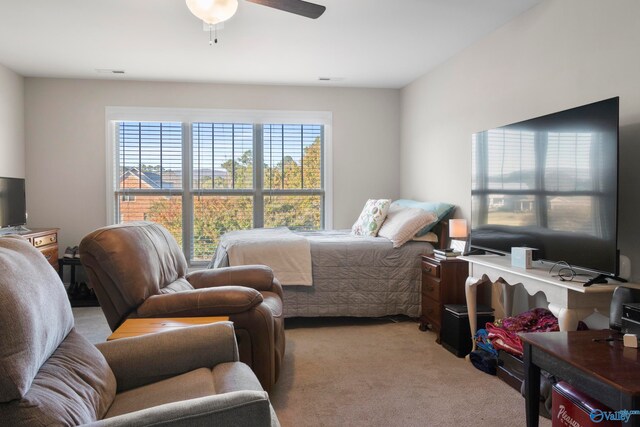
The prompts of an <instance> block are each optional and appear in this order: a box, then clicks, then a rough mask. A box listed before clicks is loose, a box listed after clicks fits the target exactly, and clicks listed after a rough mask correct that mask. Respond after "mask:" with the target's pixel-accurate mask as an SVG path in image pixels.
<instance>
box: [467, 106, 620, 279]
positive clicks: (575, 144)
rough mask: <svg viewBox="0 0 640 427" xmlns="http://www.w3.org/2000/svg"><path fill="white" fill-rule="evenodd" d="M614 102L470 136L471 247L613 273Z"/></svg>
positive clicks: (615, 264)
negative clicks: (516, 250)
mask: <svg viewBox="0 0 640 427" xmlns="http://www.w3.org/2000/svg"><path fill="white" fill-rule="evenodd" d="M618 115H619V99H618V98H617V97H616V98H611V99H607V100H604V101H600V102H595V103H592V104H588V105H584V106H580V107H576V108H572V109H570V110H566V111H561V112H558V113H553V114H548V115H546V116H542V117H537V118H534V119H530V120H525V121H523V122H519V123H514V124H510V125H507V126H502V127H499V128H495V129H490V130H486V131H483V132H478V133H476V134H474V135H473V137H472V173H471V175H472V182H471V233H470V237H469V246H470V248H471V250H472V249H482V250H486V251H489V252H494V253H502V254H509V253H510V252H511V248H512V247H514V246H525V247H530V248H536V249H537V251H534V259H540V260H545V261H550V262H558V261H565V262H567V263H569V264H570V265H571V266H573V267H580V268H582V269H586V270H590V271H593V272H597V273H599V274H605V275H610V276H616V275H617V274H618V259H619V257H618V248H617V235H618V233H617V228H618V223H617V208H618Z"/></svg>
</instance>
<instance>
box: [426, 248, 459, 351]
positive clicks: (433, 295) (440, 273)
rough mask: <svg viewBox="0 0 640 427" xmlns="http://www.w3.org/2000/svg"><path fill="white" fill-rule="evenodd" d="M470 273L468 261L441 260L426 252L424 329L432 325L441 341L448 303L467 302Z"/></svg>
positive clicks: (455, 259)
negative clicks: (443, 318) (465, 287)
mask: <svg viewBox="0 0 640 427" xmlns="http://www.w3.org/2000/svg"><path fill="white" fill-rule="evenodd" d="M467 276H469V266H468V264H467V262H466V261H464V260H461V259H457V258H452V259H446V260H440V259H436V258H435V257H433V255H422V315H421V316H420V330H421V331H426V330H427V328H430V329H431V330H432V331H434V332H435V333H436V334H437V338H436V342H438V344H439V343H440V328H441V326H442V315H443V313H444V305H445V304H465V290H464V283H465V281H466V280H467Z"/></svg>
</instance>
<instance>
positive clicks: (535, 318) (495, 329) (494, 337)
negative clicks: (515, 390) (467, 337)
mask: <svg viewBox="0 0 640 427" xmlns="http://www.w3.org/2000/svg"><path fill="white" fill-rule="evenodd" d="M485 328H486V329H487V334H488V337H489V340H490V341H491V344H492V345H493V346H494V347H495V348H496V349H500V350H504V351H506V352H508V353H511V354H515V355H516V356H518V357H522V341H520V337H519V336H518V332H551V331H559V330H560V328H559V326H558V319H557V318H556V317H555V316H554V315H553V314H552V313H551V312H550V311H549V310H547V309H546V308H534V309H533V310H529V311H525V312H524V313H522V314H518V315H517V316H513V317H505V318H504V319H502V320H497V321H496V322H495V323H487V324H486V326H485Z"/></svg>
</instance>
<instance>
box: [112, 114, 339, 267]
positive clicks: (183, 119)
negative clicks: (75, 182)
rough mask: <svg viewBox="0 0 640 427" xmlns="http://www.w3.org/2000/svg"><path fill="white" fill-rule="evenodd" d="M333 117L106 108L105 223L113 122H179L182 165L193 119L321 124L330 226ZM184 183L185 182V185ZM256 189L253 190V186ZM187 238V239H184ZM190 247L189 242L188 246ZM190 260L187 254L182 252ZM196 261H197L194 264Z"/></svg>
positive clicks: (188, 223) (189, 184)
mask: <svg viewBox="0 0 640 427" xmlns="http://www.w3.org/2000/svg"><path fill="white" fill-rule="evenodd" d="M332 120H333V115H332V113H331V112H328V111H281V110H222V109H199V108H152V107H106V108H105V124H106V131H105V134H106V144H105V147H106V168H107V170H106V195H107V200H106V214H107V224H108V225H112V224H115V223H117V218H116V215H115V212H116V206H115V197H114V191H115V189H116V185H117V182H116V181H117V179H118V172H117V171H116V170H115V167H116V163H115V154H116V149H117V148H116V144H115V143H114V141H116V136H117V135H116V122H122V121H132V122H180V123H182V126H183V141H184V142H185V143H186V146H185V147H183V151H182V155H183V165H191V159H192V153H191V149H192V144H191V137H192V135H191V125H192V124H193V123H196V122H208V123H233V122H236V123H252V124H261V125H264V124H274V123H277V124H279V123H290V124H303V125H304V124H314V125H323V127H324V134H323V136H324V140H323V153H322V154H323V171H322V173H323V179H324V182H323V183H324V212H322V215H323V219H324V228H325V229H328V230H330V229H332V228H333V150H332ZM191 174H192V167H191V166H190V167H183V189H185V188H186V191H188V193H189V194H193V192H194V189H193V180H192V176H191ZM185 183H186V184H185ZM183 189H180V191H176V196H178V195H182V193H183ZM254 190H255V189H254ZM183 202H184V203H187V204H189V206H187V207H186V211H187V212H192V211H193V208H192V207H191V206H190V205H191V197H184V198H183ZM183 209H185V208H183ZM183 225H184V227H183V239H188V238H190V237H191V231H190V230H187V229H188V228H192V227H193V224H192V218H183ZM184 241H186V240H184ZM188 246H189V247H190V245H188ZM185 255H186V256H187V259H188V261H189V262H190V259H189V258H190V256H189V254H185ZM194 264H196V263H194Z"/></svg>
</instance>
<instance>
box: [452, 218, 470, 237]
mask: <svg viewBox="0 0 640 427" xmlns="http://www.w3.org/2000/svg"><path fill="white" fill-rule="evenodd" d="M449 237H451V238H454V239H455V238H460V237H467V220H466V219H450V220H449Z"/></svg>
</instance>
